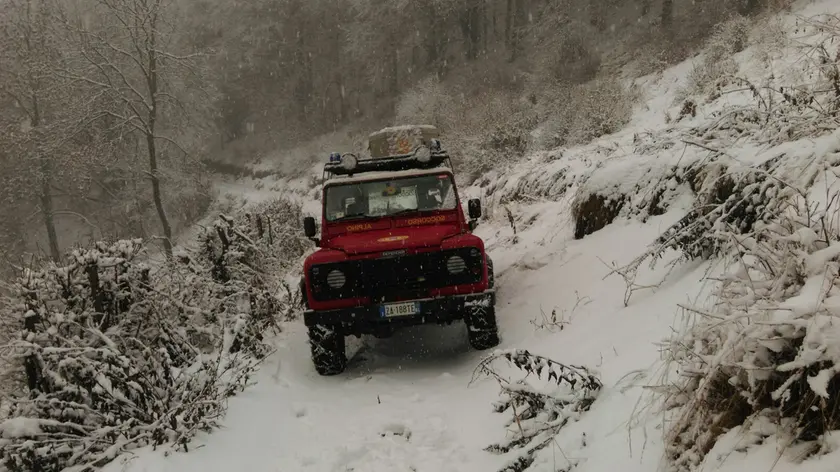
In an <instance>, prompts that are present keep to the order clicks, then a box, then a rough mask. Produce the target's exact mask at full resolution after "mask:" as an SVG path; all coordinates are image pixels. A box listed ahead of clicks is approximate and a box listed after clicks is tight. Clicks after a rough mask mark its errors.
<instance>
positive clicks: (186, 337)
mask: <svg viewBox="0 0 840 472" xmlns="http://www.w3.org/2000/svg"><path fill="white" fill-rule="evenodd" d="M247 251H248V249H244V250H243V252H247ZM143 259H144V251H143V245H142V242H141V241H139V240H131V241H118V242H116V243H114V244H113V245H107V244H105V243H98V244H97V245H96V246H95V247H94V248H92V249H89V250H81V249H79V250H75V251H73V252H72V253H71V255H70V257H69V260H68V261H67V263H66V264H64V265H55V264H52V265H49V266H47V267H45V268H43V269H41V270H29V271H27V272H26V273H25V274H24V275H23V276H22V277H20V278H19V279H18V280H17V282H16V283H15V284H14V293H13V295H12V296H11V297H10V299H9V300H8V303H7V304H6V305H4V307H5V310H4V313H3V317H4V318H6V319H8V318H12V317H15V318H16V319H17V320H18V323H19V326H21V328H19V329H18V330H17V332H16V333H15V334H14V336H13V337H12V341H11V342H9V343H8V344H7V345H5V346H4V347H3V348H2V354H3V359H4V360H5V361H9V360H13V361H16V363H17V365H22V370H23V376H24V378H25V380H26V385H27V387H28V390H29V394H28V395H27V396H25V397H18V398H15V399H14V401H13V403H12V406H11V410H10V412H9V416H10V418H9V419H7V420H6V421H4V422H3V423H2V424H0V441H2V444H0V445H1V446H2V447H0V450H2V451H3V452H2V454H3V461H4V463H5V464H6V466H7V467H8V468H9V469H10V470H12V471H24V470H41V471H53V470H54V471H58V470H63V469H64V468H66V467H69V468H70V469H71V470H85V469H86V468H92V467H98V466H101V465H103V464H104V463H106V462H108V461H109V460H111V459H113V458H114V457H115V456H116V455H117V454H118V453H120V452H121V451H123V450H126V449H130V448H134V447H138V446H143V445H149V444H153V445H160V444H164V443H173V444H175V445H176V446H178V447H183V448H186V447H187V443H188V442H189V440H190V439H191V438H192V437H193V436H194V434H195V433H196V432H198V431H204V430H208V429H211V428H213V427H214V426H215V425H216V422H217V420H218V419H219V418H220V416H221V415H222V414H223V413H224V410H225V399H226V398H227V397H229V396H231V395H234V394H235V393H236V392H237V391H239V390H241V389H242V388H244V387H245V385H246V384H247V382H248V379H249V377H250V376H251V375H252V373H253V371H254V370H255V369H256V367H257V365H258V363H259V361H260V360H261V359H262V358H264V356H266V355H267V354H268V352H269V349H268V346H266V345H265V344H264V343H263V342H262V330H263V329H264V328H265V327H266V326H267V324H268V323H270V322H273V316H274V314H275V313H276V312H277V311H278V310H280V309H281V307H280V306H278V305H279V303H278V302H277V301H276V300H275V299H274V297H273V294H271V293H268V292H266V291H265V290H264V289H262V287H260V286H259V285H253V286H252V284H256V283H257V282H258V281H259V278H258V277H252V275H253V274H252V273H251V272H250V271H249V270H250V268H248V267H246V266H247V264H246V262H245V260H244V259H238V258H228V259H227V260H226V261H225V262H224V263H223V264H222V265H224V267H225V270H227V273H228V280H227V282H220V281H219V280H217V279H216V278H214V277H213V276H212V275H211V274H212V269H213V268H212V267H211V266H210V265H209V264H202V263H201V260H200V258H189V257H184V258H182V259H181V260H178V261H172V262H170V263H168V264H165V265H163V266H161V267H158V268H156V269H155V270H154V271H152V270H151V268H150V267H149V266H148V265H147V264H146V263H145V262H143ZM18 374H20V369H18Z"/></svg>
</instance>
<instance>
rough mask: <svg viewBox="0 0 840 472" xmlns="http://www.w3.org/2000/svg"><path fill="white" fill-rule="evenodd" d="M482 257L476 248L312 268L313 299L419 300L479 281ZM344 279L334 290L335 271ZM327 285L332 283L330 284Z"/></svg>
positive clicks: (481, 272)
mask: <svg viewBox="0 0 840 472" xmlns="http://www.w3.org/2000/svg"><path fill="white" fill-rule="evenodd" d="M482 262H483V258H482V256H481V252H480V251H478V250H477V249H475V248H460V249H452V250H447V251H438V252H427V253H421V254H412V255H406V256H399V257H385V258H377V259H362V260H356V261H346V262H341V263H337V264H325V265H322V266H316V267H313V268H312V272H311V273H310V276H311V277H312V280H313V283H314V284H315V285H317V286H318V290H316V293H315V299H316V300H319V301H320V300H335V299H341V298H353V297H370V298H371V299H373V300H374V301H376V302H379V301H389V300H394V299H398V298H421V297H425V296H428V292H429V290H431V289H435V288H441V287H447V286H452V285H464V284H472V283H477V282H480V281H481V279H482V277H483V270H482V269H483V264H482ZM337 270H338V271H340V273H341V275H342V276H343V277H344V286H343V287H340V288H336V287H337V285H338V284H337V282H338V281H337V280H336V279H337V278H338V276H337V275H335V271H337ZM329 282H332V283H331V284H330V283H329Z"/></svg>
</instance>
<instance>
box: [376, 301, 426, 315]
mask: <svg viewBox="0 0 840 472" xmlns="http://www.w3.org/2000/svg"><path fill="white" fill-rule="evenodd" d="M417 313H420V304H419V303H417V302H405V303H391V304H388V305H382V306H381V307H379V315H380V316H382V317H383V318H391V317H394V316H411V315H416V314H417Z"/></svg>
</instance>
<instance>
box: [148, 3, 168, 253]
mask: <svg viewBox="0 0 840 472" xmlns="http://www.w3.org/2000/svg"><path fill="white" fill-rule="evenodd" d="M160 1H161V0H155V6H156V7H159V6H160ZM157 15H158V11H157V8H155V11H154V13H153V14H152V17H151V22H150V24H149V48H148V54H149V75H148V76H147V77H146V79H147V81H148V84H147V85H148V87H149V95H150V101H151V107H150V108H149V125H148V129H147V130H146V147H147V149H148V151H149V176H150V179H151V181H152V198H153V199H154V202H155V209H157V214H158V218H160V225H161V227H162V228H163V250H164V252H165V254H166V258H167V259H172V227H171V226H170V225H169V218H168V217H167V216H166V210H165V209H164V208H163V197H162V196H161V191H160V176H159V173H158V161H157V158H158V154H157V152H158V151H157V143H156V142H155V126H156V124H157V113H158V100H157V99H158V71H157V66H158V62H157V50H156V46H155V44H156V39H157V34H158V33H157V30H156V28H157V19H158V18H157Z"/></svg>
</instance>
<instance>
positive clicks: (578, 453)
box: [108, 203, 704, 472]
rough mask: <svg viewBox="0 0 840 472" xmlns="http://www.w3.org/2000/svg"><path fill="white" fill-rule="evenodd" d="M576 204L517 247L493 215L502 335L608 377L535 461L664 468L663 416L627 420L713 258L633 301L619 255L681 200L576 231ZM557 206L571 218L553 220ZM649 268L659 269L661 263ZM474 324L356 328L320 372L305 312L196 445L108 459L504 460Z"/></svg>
mask: <svg viewBox="0 0 840 472" xmlns="http://www.w3.org/2000/svg"><path fill="white" fill-rule="evenodd" d="M563 208H564V206H563V205H561V204H559V203H558V204H557V205H556V207H554V208H553V209H554V213H555V214H554V215H552V214H551V212H550V211H549V212H548V213H546V214H545V216H544V219H543V223H544V225H537V226H535V227H533V228H532V229H531V230H530V231H528V232H524V233H520V235H519V241H520V242H519V243H517V244H515V245H512V246H510V247H498V246H496V247H494V240H496V239H499V238H501V239H507V238H506V236H508V235H507V234H506V231H508V232H509V231H510V229H509V228H504V227H499V226H496V227H494V226H490V225H488V226H486V227H483V228H480V233H481V235H482V236H484V237H485V238H486V239H487V240H488V241H489V244H490V247H491V249H490V250H491V254H492V255H493V256H494V258H495V259H496V261H497V268H498V269H497V270H498V271H499V272H500V275H499V283H498V287H499V302H498V303H499V311H498V317H499V321H500V325H501V330H502V331H501V332H502V336H503V340H502V346H500V348H527V349H529V350H531V351H532V352H534V353H537V354H541V355H544V356H547V357H550V358H553V359H555V360H557V361H560V362H564V363H572V364H581V365H585V366H588V367H590V368H593V369H596V370H598V371H600V373H601V376H602V380H603V381H604V384H605V389H604V390H603V391H602V393H601V396H600V398H599V399H598V401H597V402H596V403H595V405H593V407H592V409H591V411H589V412H587V413H585V414H584V415H583V417H582V419H581V421H580V422H579V423H577V424H574V425H571V426H570V427H568V428H566V429H565V430H564V432H563V433H562V434H561V435H560V436H559V437H558V439H557V441H556V444H554V445H553V446H551V447H548V448H546V449H545V450H543V451H542V452H541V453H540V454H539V455H538V459H537V463H536V464H535V465H534V468H533V469H532V470H535V471H549V470H551V471H555V470H561V469H563V468H564V467H565V466H567V465H569V464H570V463H575V464H578V465H577V469H576V470H579V471H580V472H586V471H603V470H619V469H620V470H627V471H634V470H639V471H642V470H644V471H649V470H652V468H653V467H654V464H656V463H657V462H658V460H659V458H660V454H661V448H660V446H659V437H660V436H661V434H660V433H659V432H656V431H654V428H655V427H656V426H657V425H656V424H646V425H633V427H632V428H631V429H628V425H629V424H630V422H631V420H632V418H633V411H634V408H637V407H639V405H637V403H638V402H639V398H640V395H641V394H642V393H643V389H642V388H641V385H643V384H645V383H647V382H650V381H651V380H652V379H653V377H654V376H655V375H656V372H654V371H653V370H651V367H652V366H654V365H655V364H656V361H657V359H658V354H657V347H656V346H655V345H654V342H656V341H658V340H660V339H662V338H663V337H665V336H667V335H668V332H669V327H670V326H671V325H672V324H673V321H674V316H675V314H676V310H675V306H676V303H677V302H680V301H686V300H687V299H688V298H689V297H692V296H694V295H696V294H697V293H698V292H699V290H700V289H701V287H700V286H699V283H700V280H701V278H702V275H703V270H704V267H701V266H695V267H692V268H688V269H686V268H683V269H681V270H682V273H681V274H677V275H672V276H671V277H670V278H669V281H668V282H667V285H664V286H662V287H661V288H660V289H659V290H658V291H657V293H656V295H655V296H653V295H652V294H644V293H638V294H637V295H636V298H635V299H634V301H633V302H632V303H631V304H630V306H629V307H624V304H623V298H624V292H625V286H624V282H623V281H622V279H621V278H620V277H617V276H613V277H609V278H607V279H604V277H605V276H606V275H607V274H608V273H609V272H610V270H609V268H608V267H607V266H606V265H605V263H612V262H616V263H617V264H622V263H627V262H629V261H630V260H631V259H632V258H633V257H634V256H636V255H637V254H638V253H639V252H641V251H642V250H643V249H644V247H645V246H646V245H647V244H648V243H649V242H650V241H651V240H652V239H653V238H655V237H656V236H657V235H658V233H659V231H660V230H661V229H662V228H664V227H665V226H667V225H669V224H670V223H673V222H674V221H676V220H677V219H678V218H679V217H680V216H681V215H682V210H680V209H677V210H675V211H672V212H670V213H669V214H666V215H664V216H662V217H658V218H655V219H653V220H651V221H649V222H648V224H645V225H642V224H638V223H619V224H617V225H615V226H616V227H615V228H614V229H613V228H611V229H610V230H609V231H603V232H600V233H596V234H595V235H593V236H592V237H589V238H586V239H584V240H581V241H573V240H572V238H571V233H572V228H571V226H569V225H567V224H565V223H562V222H564V221H566V220H567V216H568V215H566V214H564V210H563ZM552 222H554V224H555V226H556V227H555V228H553V230H552V231H547V229H550V228H547V227H546V225H551V224H552ZM547 234H553V236H552V238H553V241H551V242H549V241H547V240H546V239H547V238H546V235H547ZM602 261H603V262H602ZM648 275H649V278H651V280H653V279H654V278H655V277H656V275H657V274H648ZM660 275H661V274H660ZM575 305H577V306H575ZM552 311H556V313H557V320H558V323H557V324H556V325H555V326H550V327H548V328H539V327H537V325H540V324H541V323H542V322H543V321H544V320H543V315H542V314H543V313H544V314H545V315H546V316H547V317H549V316H550V314H551V312H552ZM561 326H562V327H563V329H562V330H561V329H560V327H561ZM464 330H465V328H464V326H463V325H462V324H460V323H458V324H453V325H451V326H448V327H434V326H431V327H420V328H415V329H410V330H406V331H402V332H399V333H398V334H397V335H395V336H394V337H393V338H391V339H386V340H376V339H368V338H364V339H363V340H360V341H357V342H351V343H350V347H349V348H348V349H350V350H352V351H353V352H354V353H353V354H351V355H352V356H353V358H352V360H351V365H350V367H349V368H348V371H347V372H346V373H345V374H343V375H341V376H337V377H320V376H318V375H317V374H316V373H315V371H314V369H313V368H312V365H311V363H310V359H309V349H308V345H307V340H306V339H307V338H306V335H305V330H304V328H303V326H302V323H300V322H296V323H292V324H290V325H288V327H287V330H286V332H285V333H283V334H282V335H280V336H279V337H278V339H277V345H278V351H277V353H276V354H275V355H274V356H273V357H272V358H271V359H270V361H269V362H268V363H266V364H265V366H264V367H263V368H262V371H261V373H260V375H259V378H258V379H257V380H258V384H257V385H256V386H254V387H253V388H251V389H249V390H247V391H246V392H245V393H243V394H241V395H240V396H237V397H235V398H234V399H232V400H231V403H230V409H229V411H228V415H227V418H226V421H225V426H224V428H223V429H222V430H220V431H217V432H214V433H213V434H210V435H207V436H204V437H201V438H200V439H199V440H198V441H197V442H196V443H195V444H194V445H193V446H192V449H194V450H193V451H191V452H190V453H189V454H181V453H175V454H174V455H170V456H169V457H164V455H163V454H162V453H161V452H150V451H145V450H144V451H139V452H138V453H137V454H136V455H135V456H134V457H133V458H132V457H129V458H127V462H126V461H125V460H118V461H116V462H115V463H113V464H111V465H110V466H109V467H108V470H111V471H114V470H130V471H133V472H141V471H148V472H151V471H159V472H163V471H189V472H193V471H195V472H199V471H200V472H214V471H220V472H221V471H225V472H228V471H232V470H248V471H266V472H268V471H312V472H334V471H341V472H345V471H358V472H361V471H364V472H378V471H383V472H385V471H415V472H436V471H437V472H442V471H452V472H472V471H476V472H479V471H480V472H487V471H494V470H499V469H502V468H503V466H504V465H505V464H506V463H507V462H508V461H509V460H510V459H511V458H512V457H514V456H515V453H513V452H512V453H510V454H513V455H510V456H505V455H495V454H491V453H489V452H486V451H484V448H485V447H487V446H489V445H490V444H492V443H495V442H498V441H501V440H503V439H504V438H505V436H506V434H507V433H506V427H505V423H506V422H507V421H508V420H509V419H510V418H509V417H506V416H505V415H503V414H497V413H494V412H493V410H492V403H493V402H494V401H496V400H497V399H498V385H496V384H495V383H494V382H492V381H489V380H483V381H480V382H477V383H473V384H470V380H471V378H472V374H473V370H474V369H475V367H476V365H477V363H478V362H479V361H480V359H481V358H482V356H484V355H486V354H487V353H480V352H475V351H472V350H471V349H470V348H469V346H468V345H467V343H466V336H465V331H464ZM351 339H353V338H351ZM628 434H630V435H631V437H632V439H634V441H633V442H632V450H631V448H629V447H628ZM645 442H647V444H644V443H645ZM196 449H197V450H196ZM643 450H644V451H645V454H644V456H643V455H642V452H643ZM540 463H543V464H540Z"/></svg>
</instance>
